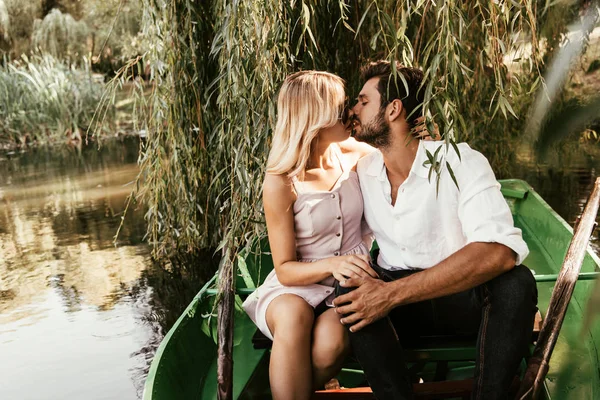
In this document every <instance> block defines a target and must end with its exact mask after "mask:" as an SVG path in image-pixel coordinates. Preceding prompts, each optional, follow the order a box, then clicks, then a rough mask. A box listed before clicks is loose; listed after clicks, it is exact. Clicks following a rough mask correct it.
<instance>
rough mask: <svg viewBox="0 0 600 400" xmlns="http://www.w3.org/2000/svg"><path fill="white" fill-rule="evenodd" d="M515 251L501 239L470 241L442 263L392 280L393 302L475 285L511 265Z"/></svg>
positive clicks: (513, 261)
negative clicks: (489, 241) (496, 240)
mask: <svg viewBox="0 0 600 400" xmlns="http://www.w3.org/2000/svg"><path fill="white" fill-rule="evenodd" d="M515 259H516V258H515V254H514V252H513V251H512V250H511V249H510V248H508V247H506V246H504V245H502V244H498V243H471V244H468V245H467V246H465V247H464V248H462V249H461V250H459V251H457V252H456V253H454V254H452V255H451V256H450V257H448V258H446V259H445V260H444V261H442V262H440V263H439V264H437V265H435V266H433V267H431V268H429V269H426V270H424V271H422V272H419V273H416V274H413V275H410V276H408V277H406V278H403V279H399V280H397V281H394V282H390V283H388V285H387V288H388V290H390V291H391V292H392V293H393V299H394V303H395V304H394V305H395V306H400V305H404V304H410V303H416V302H419V301H425V300H430V299H434V298H438V297H443V296H448V295H451V294H454V293H459V292H462V291H465V290H469V289H471V288H474V287H476V286H478V285H481V284H482V283H485V282H487V281H489V280H491V279H493V278H495V277H496V276H498V275H501V274H502V273H504V272H506V271H508V270H510V269H512V268H513V267H514V264H515Z"/></svg>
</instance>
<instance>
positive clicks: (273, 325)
mask: <svg viewBox="0 0 600 400" xmlns="http://www.w3.org/2000/svg"><path fill="white" fill-rule="evenodd" d="M314 319H315V314H314V309H313V308H312V306H310V305H309V304H308V303H307V302H306V301H305V300H304V299H303V298H301V297H299V296H296V295H294V294H284V295H281V296H279V297H277V298H275V299H274V300H273V301H272V302H271V304H269V307H268V308H267V325H268V326H269V329H270V330H271V333H272V334H273V339H274V340H273V347H272V348H271V361H270V365H269V379H270V381H271V393H272V395H273V399H275V400H290V399H292V400H296V399H298V400H301V399H302V400H304V399H309V398H310V396H311V395H312V387H313V385H312V368H311V360H310V345H311V332H312V328H313V323H314Z"/></svg>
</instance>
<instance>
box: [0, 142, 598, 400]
mask: <svg viewBox="0 0 600 400" xmlns="http://www.w3.org/2000/svg"><path fill="white" fill-rule="evenodd" d="M138 149H139V142H138V140H137V139H131V138H130V139H124V140H114V141H110V142H108V143H106V144H104V145H103V146H102V147H101V148H100V149H98V148H97V146H96V145H90V146H87V147H84V148H82V149H79V150H78V149H76V148H66V147H57V148H50V149H35V150H30V151H28V152H24V153H5V154H0V200H1V201H0V377H1V378H0V399H19V400H29V399H32V400H33V399H36V400H39V399H65V400H71V399H73V400H74V399H77V400H79V399H119V400H121V399H123V400H134V399H137V398H139V397H140V396H141V393H142V389H143V382H144V378H145V375H146V373H147V369H148V366H149V363H150V361H151V358H152V356H153V354H154V351H155V349H156V346H157V345H158V343H159V342H160V340H161V339H162V337H163V336H164V334H165V332H166V330H167V329H168V328H169V327H170V326H171V325H172V324H173V322H174V321H175V320H176V318H177V316H178V315H179V313H180V312H181V310H182V309H183V308H184V307H185V305H186V304H187V303H188V301H189V300H190V299H191V297H192V296H193V295H194V294H195V293H196V291H197V290H198V288H199V287H200V286H201V284H202V282H203V281H204V280H205V279H206V274H207V273H206V272H202V271H201V270H202V268H198V267H197V266H195V267H194V266H190V265H189V264H190V263H187V264H186V263H185V262H184V263H183V264H184V265H187V267H184V268H179V269H177V270H176V271H174V272H169V271H165V270H164V269H162V268H160V267H159V266H157V265H154V264H153V263H152V262H151V259H150V249H149V247H148V246H147V245H146V244H145V243H144V242H143V237H144V234H145V222H144V219H143V214H144V210H143V208H141V207H139V206H137V207H132V209H131V210H130V212H129V215H128V217H127V218H126V219H125V224H124V227H123V229H122V232H121V235H120V236H119V240H118V246H117V247H115V245H114V243H113V236H114V234H115V232H116V230H117V227H118V226H119V223H120V221H121V216H122V214H123V210H124V208H125V201H126V198H127V195H128V194H129V193H130V190H131V184H132V181H133V180H134V179H135V177H136V175H137V173H138V167H137V164H136V161H137V157H138ZM594 151H595V150H594V148H592V151H588V152H579V153H577V154H576V155H575V156H573V157H570V158H568V159H558V160H553V161H552V162H551V163H549V164H547V165H543V166H538V165H536V164H534V163H532V162H529V161H528V160H527V159H524V160H522V162H521V164H519V165H517V166H515V168H514V171H513V173H512V174H511V175H512V176H513V177H517V178H523V179H526V180H527V181H528V182H530V183H531V184H532V185H533V186H534V188H535V189H536V190H537V191H538V192H540V193H541V194H542V196H543V197H544V198H545V199H546V200H547V201H548V202H549V203H550V205H551V206H552V207H553V208H555V209H556V210H557V211H558V212H559V213H560V214H561V215H563V216H564V217H565V219H567V221H568V222H569V223H572V222H573V221H574V220H575V218H576V216H577V215H578V214H579V213H581V210H582V208H583V205H584V204H585V200H586V199H587V196H588V195H589V193H590V191H591V188H592V184H593V181H594V177H595V175H596V173H597V171H598V170H599V167H600V157H597V156H596V155H595V154H594ZM598 242H599V241H598V239H596V238H594V246H596V248H598V246H597V243H598Z"/></svg>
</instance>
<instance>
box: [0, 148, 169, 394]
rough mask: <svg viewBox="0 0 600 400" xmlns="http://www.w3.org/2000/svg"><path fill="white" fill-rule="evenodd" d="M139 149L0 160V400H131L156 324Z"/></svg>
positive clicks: (46, 152)
mask: <svg viewBox="0 0 600 400" xmlns="http://www.w3.org/2000/svg"><path fill="white" fill-rule="evenodd" d="M138 148H139V143H138V141H137V140H136V139H128V140H123V141H121V140H120V141H113V142H111V143H108V144H107V145H105V146H104V147H102V148H101V149H100V150H98V149H97V146H95V145H91V146H88V147H84V148H83V149H81V150H78V149H76V148H64V147H57V148H51V149H35V150H30V151H28V152H25V153H5V154H2V155H1V156H0V354H1V356H0V376H1V377H2V378H1V379H0V399H20V400H21V399H22V400H25V399H135V398H137V397H138V396H139V395H140V394H141V387H142V386H141V385H142V383H143V376H144V373H145V372H144V371H145V368H146V364H147V362H146V356H145V352H144V348H145V347H146V346H148V345H149V344H151V343H153V342H156V341H157V340H156V336H157V335H162V332H161V331H160V329H158V328H157V326H156V325H155V324H153V323H152V319H151V318H148V315H149V314H150V315H151V311H149V307H150V306H149V305H150V304H151V294H152V288H151V287H150V286H148V285H147V284H146V282H145V279H144V272H145V271H147V270H148V268H149V266H150V265H151V264H150V258H149V248H148V246H147V245H146V244H144V243H143V242H142V238H143V235H144V232H145V223H144V220H143V210H139V209H138V210H132V211H131V213H130V215H129V216H128V218H127V219H126V220H125V226H124V228H123V231H122V234H121V236H120V237H119V246H118V247H115V246H114V244H113V236H114V234H115V232H116V229H117V227H118V225H119V223H120V221H121V215H122V212H123V210H124V204H125V199H126V196H127V195H128V193H129V192H130V190H131V186H130V182H131V181H133V180H134V179H135V177H136V175H137V173H138V167H137V164H136V161H137V157H138Z"/></svg>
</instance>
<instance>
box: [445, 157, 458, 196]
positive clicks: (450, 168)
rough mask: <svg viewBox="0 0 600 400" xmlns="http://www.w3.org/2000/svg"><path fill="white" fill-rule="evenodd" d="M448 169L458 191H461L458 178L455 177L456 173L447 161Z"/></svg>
mask: <svg viewBox="0 0 600 400" xmlns="http://www.w3.org/2000/svg"><path fill="white" fill-rule="evenodd" d="M446 168H448V172H449V173H450V177H451V178H452V182H454V184H455V185H456V188H457V189H458V190H460V187H458V182H457V181H456V176H454V171H453V170H452V167H451V166H450V164H449V163H448V161H446Z"/></svg>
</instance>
